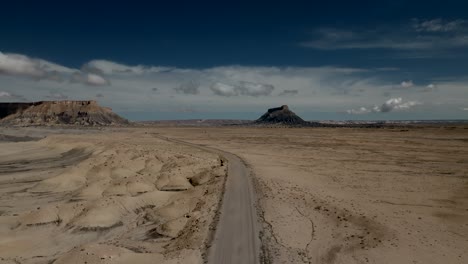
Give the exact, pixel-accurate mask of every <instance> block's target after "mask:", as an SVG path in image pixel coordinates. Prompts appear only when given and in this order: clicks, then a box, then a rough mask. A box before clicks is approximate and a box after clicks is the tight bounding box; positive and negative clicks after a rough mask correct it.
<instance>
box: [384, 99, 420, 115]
mask: <svg viewBox="0 0 468 264" xmlns="http://www.w3.org/2000/svg"><path fill="white" fill-rule="evenodd" d="M419 104H421V103H419V102H417V101H408V102H403V99H402V98H401V97H398V98H391V99H389V100H387V101H386V102H385V103H384V104H382V106H381V107H380V112H384V113H385V112H391V111H394V110H406V109H409V108H411V107H413V106H416V105H419Z"/></svg>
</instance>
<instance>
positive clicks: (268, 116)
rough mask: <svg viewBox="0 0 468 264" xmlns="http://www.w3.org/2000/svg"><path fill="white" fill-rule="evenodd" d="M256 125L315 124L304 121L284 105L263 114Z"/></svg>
mask: <svg viewBox="0 0 468 264" xmlns="http://www.w3.org/2000/svg"><path fill="white" fill-rule="evenodd" d="M255 124H265V125H271V124H278V125H287V126H313V125H314V123H311V122H307V121H304V120H303V119H302V118H300V117H299V116H297V115H296V114H295V113H294V112H293V111H291V110H289V107H288V106H287V105H283V106H280V107H276V108H270V109H268V111H267V112H266V113H265V114H263V115H262V116H261V117H260V118H259V119H257V120H256V121H255Z"/></svg>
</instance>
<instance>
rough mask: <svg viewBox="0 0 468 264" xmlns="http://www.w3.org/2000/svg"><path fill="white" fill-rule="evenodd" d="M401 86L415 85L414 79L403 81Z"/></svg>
mask: <svg viewBox="0 0 468 264" xmlns="http://www.w3.org/2000/svg"><path fill="white" fill-rule="evenodd" d="M400 86H401V87H403V88H410V87H413V86H414V83H413V81H411V80H409V81H402V82H401V83H400Z"/></svg>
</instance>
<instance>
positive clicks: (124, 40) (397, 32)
mask: <svg viewBox="0 0 468 264" xmlns="http://www.w3.org/2000/svg"><path fill="white" fill-rule="evenodd" d="M467 10H468V1H399V0H393V1H386V0H385V1H278V3H274V2H273V1H255V2H253V1H230V2H227V1H158V2H154V1H152V2H150V1H127V2H126V3H118V2H107V1H106V2H104V1H19V0H17V1H4V2H3V3H2V4H1V15H0V52H2V53H3V54H4V57H3V58H2V57H0V75H1V76H0V85H2V87H3V88H0V98H2V97H3V100H7V99H8V100H13V99H15V98H16V99H44V98H52V97H57V98H65V97H67V98H72V97H73V98H75V97H83V98H89V97H90V96H96V97H98V98H100V99H99V100H102V101H104V102H106V103H107V104H111V106H113V107H114V108H116V109H122V110H120V111H121V112H125V111H126V112H134V113H137V112H138V111H145V112H151V111H153V109H148V108H145V109H139V108H138V107H132V106H131V105H125V106H124V105H123V104H119V103H116V102H117V101H122V99H118V98H120V97H121V96H123V94H124V91H126V92H127V93H128V94H127V96H131V95H134V94H135V91H136V90H137V89H140V90H138V91H139V93H142V92H143V91H145V93H147V92H148V91H153V92H154V91H155V90H153V88H158V89H159V90H158V89H156V90H158V91H159V92H161V91H165V92H166V93H165V94H164V95H165V96H167V98H174V97H177V99H178V100H181V101H178V103H184V104H186V106H184V108H183V109H182V110H180V109H179V110H174V108H172V107H168V108H165V109H159V111H160V113H159V114H158V115H157V116H158V117H159V116H165V115H166V113H172V114H168V116H175V114H174V113H175V112H174V111H176V112H177V111H180V112H178V113H181V112H182V113H184V116H190V115H191V114H190V113H206V112H209V110H210V109H211V108H210V107H207V108H208V109H206V107H205V106H207V105H210V103H212V104H213V105H215V104H221V103H219V102H218V100H216V99H222V101H223V102H224V103H229V102H230V103H232V105H233V107H234V105H235V104H239V103H240V102H250V103H249V104H248V107H246V111H247V112H248V111H250V112H252V111H253V112H255V111H258V109H263V108H264V107H265V106H267V105H268V106H270V105H271V104H273V103H276V102H279V101H281V102H283V101H286V103H287V102H288V101H289V102H290V104H295V103H297V104H298V107H299V108H300V109H301V111H302V112H304V113H305V115H309V116H311V117H312V116H313V117H314V118H315V117H316V116H317V113H323V116H324V117H325V116H326V118H329V117H330V118H338V119H340V118H341V119H343V118H347V117H349V116H346V115H343V113H344V112H346V110H349V109H346V108H350V107H353V109H354V108H356V107H358V105H357V104H358V103H359V100H358V99H356V98H357V97H358V96H360V98H361V99H360V101H362V105H363V106H364V105H367V107H366V108H365V109H366V111H364V110H363V111H360V112H364V113H367V112H369V111H371V110H369V109H370V108H369V107H370V104H374V105H380V104H382V103H384V102H385V101H386V100H389V99H392V98H399V97H403V100H402V102H401V104H403V105H404V101H405V99H406V98H408V99H407V100H411V101H410V102H417V103H418V105H424V106H425V107H426V108H428V109H429V108H430V107H429V106H430V105H432V106H433V108H432V110H430V109H429V110H428V109H426V110H424V111H422V110H421V111H422V112H419V113H418V114H417V115H416V114H414V115H411V114H410V113H408V114H405V113H407V112H400V113H398V118H404V117H405V115H407V116H406V117H407V118H411V116H413V117H420V116H425V115H426V116H430V115H429V114H428V112H427V111H435V112H437V111H439V112H437V113H438V116H439V117H442V118H451V117H453V118H457V117H463V116H464V115H466V114H465V113H467V112H466V111H465V110H463V111H465V112H457V111H460V110H459V109H464V108H465V105H466V103H467V102H465V101H466V100H468V98H466V97H464V98H463V100H461V99H460V94H462V93H463V89H466V88H464V87H465V84H466V83H467V82H468V81H467V80H468V73H467V69H468V12H467ZM8 54H13V55H8ZM14 54H19V55H20V56H26V60H27V65H26V66H25V65H23V64H21V65H22V66H21V67H23V66H24V67H25V68H21V67H20V68H18V64H17V63H21V61H23V62H24V59H23V58H22V57H18V56H17V55H14ZM0 55H2V54H0ZM8 56H10V57H8ZM2 59H3V60H4V61H3V62H2ZM36 59H41V60H44V61H46V62H53V63H55V64H58V65H61V66H63V67H65V68H59V69H57V68H54V67H55V66H53V67H52V68H53V69H52V68H50V67H49V68H47V67H48V66H46V68H44V65H43V64H41V63H40V62H39V61H37V60H36ZM96 60H104V62H103V61H98V62H97V63H96ZM2 63H3V64H2ZM109 63H110V64H109ZM115 63H118V65H117V66H116V64H115ZM137 65H143V66H145V67H151V66H157V67H160V66H168V67H173V69H177V70H175V71H173V72H171V73H170V74H169V73H168V74H161V73H155V71H154V70H148V69H146V70H144V73H145V75H144V76H142V75H141V69H140V68H137V67H136V66H137ZM127 66H135V67H136V68H125V69H124V70H126V71H127V72H134V73H138V74H140V75H138V74H137V75H134V76H133V77H132V76H129V75H128V74H127V75H122V72H119V71H121V70H122V67H127ZM220 66H222V67H233V66H237V67H240V68H235V69H232V68H229V69H223V70H219V69H217V68H216V67H220ZM262 66H268V67H276V68H275V69H270V70H269V71H268V72H266V71H265V69H262V68H261V67H262ZM2 67H3V68H2ZM28 67H29V68H28ZM115 67H120V68H119V69H116V68H115ZM248 67H253V68H248ZM291 67H293V68H295V69H294V70H288V69H289V68H291ZM321 67H325V68H327V69H328V72H324V71H323V70H320V69H318V68H321ZM311 68H317V69H311ZM350 68H352V69H355V70H353V71H352V74H351V73H350V72H349V69H350ZM31 69H32V70H31ZM181 69H188V70H190V72H189V73H187V72H183V73H181V71H179V70H181ZM213 69H214V70H213ZM344 69H348V70H344ZM77 71H78V75H76V74H77V73H76V72H77ZM344 71H346V72H347V73H344ZM72 72H75V75H73V76H72V75H71V74H72ZM252 72H255V74H256V75H255V74H252ZM89 73H96V74H99V76H97V77H96V76H94V77H90V76H89ZM340 74H341V75H340ZM346 74H348V75H346ZM345 75H346V76H345ZM11 76H15V78H16V77H18V76H19V78H23V79H24V78H25V77H26V78H32V79H34V80H36V81H37V80H42V81H41V82H36V83H34V84H31V87H30V88H29V89H30V90H28V88H27V86H28V84H27V83H23V82H22V83H19V82H20V80H19V79H18V80H17V79H15V80H13V79H11ZM51 76H52V77H51ZM77 76H78V77H77ZM96 78H97V79H96ZM171 78H172V79H171ZM307 78H309V79H307ZM23 79H21V80H23ZM189 79H190V80H189ZM64 80H70V81H69V82H64ZM189 81H190V82H191V83H197V85H198V86H199V87H197V88H194V89H192V90H190V89H189V90H184V89H176V88H177V87H186V85H187V83H188V82H189ZM244 81H246V82H251V83H257V84H258V85H260V86H252V85H250V86H249V85H247V86H245V85H244V84H242V82H244ZM46 82H55V83H46ZM56 82H58V84H57V83H56ZM218 82H219V83H222V84H227V85H230V86H220V85H217V84H216V83H218ZM403 82H406V83H407V84H404V83H403ZM76 83H82V84H83V85H85V86H86V85H88V86H94V87H95V88H94V89H90V88H86V87H85V88H82V89H81V90H78V89H75V87H76V86H77V84H76ZM130 83H131V84H130ZM6 85H9V86H6ZM262 85H263V86H262ZM268 85H272V87H273V89H271V90H269V88H268V87H269V86H268ZM286 85H287V86H286ZM33 86H40V88H33ZM106 86H108V87H107V88H106ZM400 86H401V87H404V88H410V87H412V88H411V89H412V90H411V89H410V90H408V89H407V90H401V89H399V88H398V87H400ZM96 87H98V88H96ZM220 87H221V88H220ZM226 87H227V88H226ZM246 87H247V88H246ZM349 87H351V88H349ZM372 87H375V88H372ZM401 87H400V88H401ZM442 87H446V89H442ZM348 88H349V89H348ZM41 89H42V90H41ZM111 89H112V93H111V92H110V91H111ZM174 89H175V90H174ZM219 89H221V90H219ZM222 89H224V90H222ZM226 89H227V90H226ZM256 89H257V90H256ZM258 89H260V90H258ZM262 89H263V90H262ZM372 89H374V90H372ZM417 89H419V90H418V91H423V93H421V94H418V92H417V91H416V90H417ZM39 90H40V91H41V93H40V92H38V91H39ZM285 90H288V91H287V92H284V91H285ZM429 90H430V91H436V92H439V93H440V94H437V95H436V93H432V95H431V96H432V97H431V96H429V93H426V92H427V91H429ZM169 91H172V92H173V93H174V92H175V93H176V94H170V93H169ZM181 91H182V92H181ZM364 91H369V92H368V93H367V92H364ZM376 91H378V93H379V95H380V97H378V96H377V92H376ZM2 92H3V93H2ZM20 93H22V94H20ZM91 93H94V94H91ZM96 93H99V96H97V95H96ZM207 93H210V95H209V96H213V95H216V96H219V97H213V98H211V97H209V96H208V94H207ZM51 94H53V95H54V96H51ZM104 95H105V96H104ZM201 95H204V98H203V100H202V98H201V97H200V96H201ZM284 95H287V96H289V97H281V100H280V99H278V98H279V97H278V98H276V97H272V96H284ZM319 95H320V96H324V97H320V98H328V97H327V96H328V95H333V96H336V97H335V99H332V98H328V99H323V100H321V99H320V100H319V99H317V96H319ZM119 96H120V97H119ZM151 96H154V93H153V94H149V95H146V96H144V99H147V98H150V97H151ZM189 96H192V97H189ZM197 96H198V97H197ZM294 96H296V97H297V98H296V99H294ZM160 97H161V95H160ZM160 97H158V98H160ZM208 97H209V98H211V99H208ZM267 97H268V98H269V99H267ZM299 97H301V98H299ZM5 98H6V99H5ZM12 98H13V99H12ZM275 98H276V99H275ZM285 98H289V99H285ZM306 98H310V100H311V101H313V100H319V101H320V102H322V103H323V104H325V103H324V102H328V101H327V100H329V101H330V102H331V104H330V105H324V106H323V107H322V108H320V111H317V110H316V109H315V108H314V107H315V105H317V104H316V103H314V104H313V105H312V103H307V101H305V99H306ZM435 98H444V99H445V100H443V102H439V101H437V102H436V100H435ZM244 99H245V100H244ZM299 99H302V100H303V101H300V100H299ZM465 99H466V100H465ZM106 100H107V101H106ZM135 100H136V103H135V105H138V106H139V105H140V104H141V101H139V100H141V99H135ZM204 100H207V101H204ZM236 100H239V101H236ZM427 101H430V102H427ZM165 102H169V100H166V99H165ZM332 104H333V105H334V107H332V106H331V105H332ZM339 104H342V106H339ZM444 104H447V105H448V104H451V105H454V106H453V107H454V109H452V110H451V111H449V112H444V113H441V112H440V110H435V109H436V108H437V109H442V106H441V105H444ZM204 107H205V108H204ZM438 107H439V108H438ZM467 107H468V105H467ZM188 108H190V111H187V109H188ZM199 108H201V109H199ZM403 108H404V107H403ZM408 108H409V107H408ZM411 108H413V107H412V106H411ZM395 109H397V108H395ZM404 109H405V110H406V108H404ZM456 109H458V110H456ZM312 111H314V112H313V113H312ZM223 112H225V113H237V112H236V111H234V110H229V111H221V112H219V111H218V112H217V114H216V117H219V115H221V114H222V113H223ZM355 112H356V111H355ZM357 112H359V111H357ZM220 113H221V114H220ZM353 113H354V112H353ZM371 113H373V114H375V111H374V112H372V111H371ZM192 115H194V116H195V114H192ZM230 115H231V114H230ZM388 115H389V116H388V118H391V114H388ZM362 117H363V116H361V115H360V116H359V118H362ZM394 117H395V118H396V117H397V116H396V114H395V116H394ZM317 118H319V117H317ZM369 118H370V117H369ZM384 118H385V117H384Z"/></svg>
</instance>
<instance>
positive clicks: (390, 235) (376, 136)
mask: <svg viewBox="0 0 468 264" xmlns="http://www.w3.org/2000/svg"><path fill="white" fill-rule="evenodd" d="M157 131H158V133H161V134H163V135H166V136H170V137H174V138H178V139H180V140H184V141H189V142H193V143H197V144H204V145H207V146H212V147H216V148H219V149H223V150H226V151H229V152H232V153H234V154H237V155H239V156H240V157H241V158H243V159H244V160H245V161H246V162H247V163H248V164H249V166H250V167H251V168H252V169H253V172H254V174H255V175H254V179H255V181H256V188H257V194H258V196H259V206H260V208H259V209H260V210H259V212H260V215H259V218H260V219H261V221H262V223H263V232H262V237H261V239H262V244H263V246H262V247H263V250H262V251H263V255H262V260H263V262H265V263H468V129H467V128H466V127H456V128H454V127H442V128H437V127H435V128H411V129H400V128H395V129H330V128H329V129H325V128H315V129H278V128H277V129H269V128H238V127H230V128H158V129H157Z"/></svg>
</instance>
